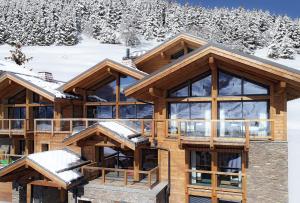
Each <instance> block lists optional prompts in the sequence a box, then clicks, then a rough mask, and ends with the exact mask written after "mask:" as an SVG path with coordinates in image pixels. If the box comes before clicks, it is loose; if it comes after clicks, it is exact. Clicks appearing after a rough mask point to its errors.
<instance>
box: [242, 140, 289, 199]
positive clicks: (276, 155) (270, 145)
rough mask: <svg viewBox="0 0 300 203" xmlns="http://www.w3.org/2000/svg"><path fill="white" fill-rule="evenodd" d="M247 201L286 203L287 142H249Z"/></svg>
mask: <svg viewBox="0 0 300 203" xmlns="http://www.w3.org/2000/svg"><path fill="white" fill-rule="evenodd" d="M246 174H247V202H250V203H251V202H259V203H270V202H278V203H288V143H287V142H270V141H262V142H254V141H253V142H251V143H250V149H249V155H248V168H247V170H246Z"/></svg>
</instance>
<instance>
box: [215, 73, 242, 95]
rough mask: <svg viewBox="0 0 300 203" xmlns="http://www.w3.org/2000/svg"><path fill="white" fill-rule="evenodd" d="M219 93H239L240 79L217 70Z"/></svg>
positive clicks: (240, 87) (240, 89)
mask: <svg viewBox="0 0 300 203" xmlns="http://www.w3.org/2000/svg"><path fill="white" fill-rule="evenodd" d="M219 94H220V95H222V96H228V95H241V94H242V80H241V79H240V78H238V77H235V76H232V75H229V74H226V73H224V72H221V71H220V72H219Z"/></svg>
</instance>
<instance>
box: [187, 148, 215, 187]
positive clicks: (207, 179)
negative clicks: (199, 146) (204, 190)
mask: <svg viewBox="0 0 300 203" xmlns="http://www.w3.org/2000/svg"><path fill="white" fill-rule="evenodd" d="M190 164H191V165H190V169H191V170H204V171H211V155H210V153H209V152H200V151H192V152H191V160H190ZM190 181H191V182H190V183H191V184H196V185H210V184H211V174H209V173H200V172H196V171H195V172H191V173H190Z"/></svg>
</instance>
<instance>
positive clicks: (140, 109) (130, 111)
mask: <svg viewBox="0 0 300 203" xmlns="http://www.w3.org/2000/svg"><path fill="white" fill-rule="evenodd" d="M152 115H153V105H151V104H137V105H121V106H120V118H123V119H126V118H127V119H136V118H144V119H150V118H152Z"/></svg>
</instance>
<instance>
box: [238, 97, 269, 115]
mask: <svg viewBox="0 0 300 203" xmlns="http://www.w3.org/2000/svg"><path fill="white" fill-rule="evenodd" d="M243 118H245V119H267V118H268V103H267V102H265V101H254V102H243Z"/></svg>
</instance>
